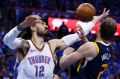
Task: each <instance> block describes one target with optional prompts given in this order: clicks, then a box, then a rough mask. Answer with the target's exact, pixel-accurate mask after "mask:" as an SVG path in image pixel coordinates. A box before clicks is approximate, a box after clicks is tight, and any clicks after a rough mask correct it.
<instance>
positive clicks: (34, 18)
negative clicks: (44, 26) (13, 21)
mask: <svg viewBox="0 0 120 79" xmlns="http://www.w3.org/2000/svg"><path fill="white" fill-rule="evenodd" d="M28 17H29V18H31V19H32V20H36V19H38V20H40V19H41V17H40V16H39V15H30V16H28Z"/></svg>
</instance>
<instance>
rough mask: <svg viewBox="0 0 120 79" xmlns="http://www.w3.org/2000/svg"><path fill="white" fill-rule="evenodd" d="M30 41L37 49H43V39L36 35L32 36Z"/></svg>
mask: <svg viewBox="0 0 120 79" xmlns="http://www.w3.org/2000/svg"><path fill="white" fill-rule="evenodd" d="M31 41H32V42H33V43H34V45H35V46H36V47H37V48H39V49H41V48H42V47H43V45H44V38H43V37H39V36H37V35H36V34H34V35H32V38H31Z"/></svg>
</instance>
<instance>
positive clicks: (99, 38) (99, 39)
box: [96, 35, 110, 44]
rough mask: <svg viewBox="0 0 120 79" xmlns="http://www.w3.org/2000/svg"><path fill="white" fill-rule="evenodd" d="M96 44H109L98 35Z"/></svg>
mask: <svg viewBox="0 0 120 79" xmlns="http://www.w3.org/2000/svg"><path fill="white" fill-rule="evenodd" d="M96 42H104V43H106V44H109V43H110V41H107V40H104V39H102V38H101V37H100V35H98V36H97V39H96Z"/></svg>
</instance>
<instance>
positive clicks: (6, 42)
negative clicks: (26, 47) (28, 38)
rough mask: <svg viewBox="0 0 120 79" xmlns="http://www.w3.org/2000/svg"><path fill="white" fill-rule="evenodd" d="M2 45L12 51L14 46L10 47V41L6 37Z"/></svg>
mask: <svg viewBox="0 0 120 79" xmlns="http://www.w3.org/2000/svg"><path fill="white" fill-rule="evenodd" d="M3 43H4V44H5V45H7V46H8V47H9V48H10V49H14V48H13V47H14V46H11V41H9V39H8V38H7V35H5V36H4V38H3Z"/></svg>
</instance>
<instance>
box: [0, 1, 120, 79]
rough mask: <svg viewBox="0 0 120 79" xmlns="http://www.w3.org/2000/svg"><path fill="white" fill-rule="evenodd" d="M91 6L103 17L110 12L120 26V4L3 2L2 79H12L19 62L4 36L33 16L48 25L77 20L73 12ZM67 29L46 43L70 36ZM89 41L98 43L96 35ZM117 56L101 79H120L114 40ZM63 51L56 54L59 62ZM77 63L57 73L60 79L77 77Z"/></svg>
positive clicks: (119, 43) (119, 47)
mask: <svg viewBox="0 0 120 79" xmlns="http://www.w3.org/2000/svg"><path fill="white" fill-rule="evenodd" d="M85 2H87V3H91V4H92V5H94V7H95V8H96V10H97V15H99V14H101V13H102V11H103V8H104V7H106V8H107V9H110V17H112V18H114V19H116V21H117V22H118V23H119V22H120V15H119V14H120V0H0V79H13V75H14V65H15V61H16V50H10V49H9V48H8V47H7V46H6V45H4V44H3V37H4V35H5V34H6V33H7V32H8V31H9V30H10V29H11V28H13V27H14V26H16V25H17V24H19V23H20V22H21V21H23V20H24V18H25V17H26V16H28V15H30V14H36V11H37V14H39V15H40V16H42V17H43V19H44V20H45V21H46V23H48V17H59V18H71V19H74V18H75V16H74V11H75V9H76V8H77V6H78V5H79V4H81V3H85ZM71 33H73V32H69V31H68V29H67V27H66V26H65V25H64V24H62V25H61V27H60V28H59V31H58V32H56V31H52V32H49V36H48V37H47V40H49V39H52V38H61V37H63V36H65V35H67V34H71ZM87 37H88V39H89V40H90V41H94V40H95V39H96V35H93V34H91V33H89V35H88V36H87ZM81 44H83V42H78V43H76V44H74V45H73V46H72V47H74V48H78V46H80V45H81ZM112 45H113V49H114V53H113V55H112V59H111V63H109V64H110V65H109V67H108V68H107V70H106V71H105V73H104V74H103V75H102V77H101V79H120V37H119V36H118V37H117V36H115V37H114V38H113V41H112ZM62 53H63V51H59V52H58V53H57V56H58V60H59V59H60V57H61V56H62ZM76 67H77V63H76V64H73V65H72V66H71V67H69V68H68V69H66V70H65V71H64V72H63V71H61V70H60V69H59V66H58V68H57V69H56V71H55V73H57V74H59V76H60V79H70V78H71V79H72V77H73V76H75V74H76V73H75V69H76Z"/></svg>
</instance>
